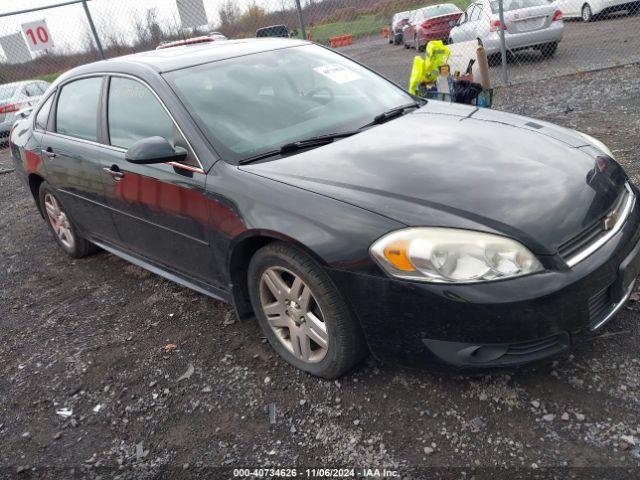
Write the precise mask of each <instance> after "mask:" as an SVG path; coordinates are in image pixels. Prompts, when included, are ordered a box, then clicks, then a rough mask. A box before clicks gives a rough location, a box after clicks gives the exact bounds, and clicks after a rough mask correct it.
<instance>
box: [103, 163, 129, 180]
mask: <svg viewBox="0 0 640 480" xmlns="http://www.w3.org/2000/svg"><path fill="white" fill-rule="evenodd" d="M102 170H104V171H105V172H107V173H108V174H109V175H111V178H113V179H114V180H115V181H116V182H119V181H120V180H122V179H123V178H124V172H121V171H120V169H119V168H118V166H117V165H111V167H104V168H103V169H102Z"/></svg>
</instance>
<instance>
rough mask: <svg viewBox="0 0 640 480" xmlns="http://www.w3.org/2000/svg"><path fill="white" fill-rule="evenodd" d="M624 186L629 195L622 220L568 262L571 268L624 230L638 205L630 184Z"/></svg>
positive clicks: (621, 216)
mask: <svg viewBox="0 0 640 480" xmlns="http://www.w3.org/2000/svg"><path fill="white" fill-rule="evenodd" d="M624 186H625V188H626V189H627V192H628V195H627V199H626V202H625V205H624V208H623V209H622V214H621V215H620V218H619V219H618V221H617V222H616V224H615V225H614V226H613V228H612V229H611V230H609V231H608V232H607V233H606V234H605V235H603V236H602V237H600V238H599V239H598V240H596V241H595V242H593V243H592V244H591V245H589V246H588V247H587V248H585V249H584V250H582V251H580V252H578V253H576V254H575V255H574V256H573V257H571V258H569V259H568V260H566V263H567V265H568V266H569V267H573V266H575V265H577V264H578V263H580V262H581V261H583V260H584V259H585V258H587V257H588V256H590V255H592V254H593V253H595V252H596V251H597V250H598V249H600V247H602V246H603V245H604V244H605V243H607V242H608V241H609V240H611V238H613V236H614V235H615V234H617V233H618V232H619V231H620V230H621V229H622V227H623V226H624V224H625V223H626V221H627V218H628V217H629V214H630V213H631V211H632V210H633V207H634V206H635V203H636V196H635V194H634V193H633V190H632V189H631V186H630V185H629V183H628V182H627V183H625V185H624Z"/></svg>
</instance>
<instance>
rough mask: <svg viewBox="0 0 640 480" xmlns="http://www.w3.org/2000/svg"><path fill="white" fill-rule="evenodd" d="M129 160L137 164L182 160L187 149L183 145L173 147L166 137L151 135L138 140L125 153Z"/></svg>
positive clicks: (126, 158) (185, 156) (185, 155)
mask: <svg viewBox="0 0 640 480" xmlns="http://www.w3.org/2000/svg"><path fill="white" fill-rule="evenodd" d="M124 158H125V160H126V161H127V162H131V163H137V164H143V165H147V164H152V163H167V162H182V161H184V159H185V158H187V151H186V150H185V149H184V148H182V147H175V148H174V147H173V146H172V145H171V144H170V143H169V142H168V141H167V139H166V138H163V137H149V138H143V139H142V140H138V141H137V142H136V143H134V144H133V145H131V146H130V147H129V149H128V150H127V152H126V153H125V154H124Z"/></svg>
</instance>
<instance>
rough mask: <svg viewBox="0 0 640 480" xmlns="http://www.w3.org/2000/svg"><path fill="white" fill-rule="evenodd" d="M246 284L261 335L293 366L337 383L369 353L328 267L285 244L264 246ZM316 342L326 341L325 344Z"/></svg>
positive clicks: (257, 256) (358, 327)
mask: <svg viewBox="0 0 640 480" xmlns="http://www.w3.org/2000/svg"><path fill="white" fill-rule="evenodd" d="M274 278H275V279H276V281H274V280H272V279H274ZM247 281H248V285H249V294H250V297H251V304H252V306H253V309H254V312H255V314H256V317H257V319H258V323H259V324H260V327H261V328H262V331H263V332H264V334H265V336H266V337H267V339H268V340H269V343H270V344H271V346H272V347H273V349H274V350H275V351H276V352H277V353H278V354H279V355H280V356H281V357H282V358H283V359H284V360H286V361H287V362H288V363H290V364H291V365H293V366H294V367H296V368H298V369H300V370H303V371H305V372H308V373H310V374H312V375H315V376H318V377H323V378H327V379H334V378H337V377H339V376H341V375H343V374H344V373H345V372H347V371H348V370H350V369H351V368H352V367H353V366H354V365H356V364H357V363H358V362H360V361H361V360H362V359H363V358H364V357H365V356H366V355H367V348H366V345H365V342H364V337H363V334H362V331H361V329H360V325H359V324H358V321H357V320H356V318H355V317H354V316H353V314H352V313H351V311H350V309H349V307H348V305H347V303H346V302H345V300H344V299H343V298H342V296H341V295H340V293H339V292H338V290H337V288H336V287H335V285H334V284H333V282H332V281H331V279H330V278H329V276H328V274H327V273H326V272H325V271H324V269H323V268H322V267H321V266H320V265H318V263H317V262H315V261H314V260H313V259H312V258H310V257H309V256H308V255H306V254H305V253H304V252H302V251H301V250H299V249H297V248H295V247H293V246H291V245H289V244H286V243H283V242H275V243H270V244H269V245H267V246H265V247H263V248H261V249H260V250H258V251H257V252H256V253H255V255H254V256H253V258H252V259H251V262H250V263H249V270H248V273H247ZM298 281H300V283H296V282H298ZM277 285H280V288H277ZM296 285H298V286H299V287H296ZM300 285H301V287H300ZM274 291H277V294H275V293H274ZM296 292H297V293H296ZM301 292H302V293H301ZM305 298H306V299H307V301H306V302H305ZM291 302H294V303H291ZM263 305H266V307H268V308H266V309H267V311H268V312H269V313H268V315H269V317H267V313H265V307H263ZM304 312H306V313H304ZM293 319H296V320H295V321H294V320H293ZM298 319H299V320H298ZM305 319H306V320H305ZM318 320H322V321H321V322H318ZM298 322H302V323H298ZM319 325H320V327H319ZM321 330H322V332H321ZM294 331H295V332H296V333H295V334H294V333H293V332H294ZM312 331H313V332H321V333H322V335H318V333H313V335H311V336H308V337H307V336H305V333H304V332H307V333H310V332H312ZM314 338H320V340H322V342H326V344H325V346H324V347H323V345H322V342H320V341H319V343H316V341H315V340H313V339H314ZM298 340H299V341H298ZM303 344H306V347H303V346H302V345H303ZM294 345H295V346H294ZM305 350H306V353H305Z"/></svg>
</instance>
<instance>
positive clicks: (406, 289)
mask: <svg viewBox="0 0 640 480" xmlns="http://www.w3.org/2000/svg"><path fill="white" fill-rule="evenodd" d="M639 242H640V207H639V206H638V202H636V205H635V207H634V209H633V211H632V212H631V214H630V215H629V217H628V219H627V222H626V223H625V225H624V227H623V228H622V229H621V230H620V231H619V232H618V233H617V234H616V235H615V236H614V237H613V238H612V239H611V240H610V241H609V242H607V243H606V244H605V245H603V246H602V247H601V248H600V249H599V250H597V251H596V252H595V253H593V254H592V255H591V256H589V257H587V258H586V259H585V260H583V261H582V262H580V263H578V264H577V265H575V266H574V267H573V268H571V269H569V268H565V269H558V270H547V271H545V272H542V273H539V274H535V275H530V276H525V277H520V278H516V279H510V280H504V281H496V282H488V283H478V284H467V285H442V284H440V285H438V284H425V283H418V282H408V281H400V280H395V279H391V278H389V277H386V276H375V275H363V274H356V273H352V272H346V271H342V270H331V271H330V274H331V275H332V278H333V279H334V281H335V283H336V284H337V286H338V288H339V289H340V290H341V291H342V292H345V296H346V298H347V299H348V300H349V301H350V303H351V305H352V307H353V310H354V312H355V314H356V315H357V317H358V318H359V320H360V323H361V325H362V328H363V331H364V334H365V336H366V338H367V342H368V344H369V347H370V349H371V351H372V353H373V354H374V355H375V356H376V357H378V358H382V359H393V360H398V361H400V362H401V363H406V364H413V365H416V364H424V363H425V362H439V363H444V364H450V365H455V366H459V367H496V366H508V365H519V364H526V363H531V362H534V361H538V360H541V359H543V358H547V357H551V356H554V355H557V354H559V353H561V352H563V351H565V350H567V349H569V348H570V347H571V346H572V345H574V344H576V343H578V342H580V341H581V340H583V339H585V338H587V337H589V336H590V335H592V334H593V331H595V330H597V329H599V328H601V327H602V326H603V325H604V324H605V323H606V322H607V321H608V320H609V319H610V318H612V317H613V315H614V314H615V313H616V312H617V311H618V310H619V309H620V308H621V307H622V305H624V302H625V301H626V299H627V298H628V295H629V294H630V293H631V288H632V287H633V286H632V285H631V284H632V283H633V282H634V281H635V275H636V274H637V272H638V269H640V243H639Z"/></svg>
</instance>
